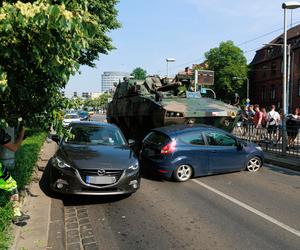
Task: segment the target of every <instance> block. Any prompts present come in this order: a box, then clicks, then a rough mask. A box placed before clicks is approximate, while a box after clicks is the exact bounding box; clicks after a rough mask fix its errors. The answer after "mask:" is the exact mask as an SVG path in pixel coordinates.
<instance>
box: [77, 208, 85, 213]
mask: <svg viewBox="0 0 300 250" xmlns="http://www.w3.org/2000/svg"><path fill="white" fill-rule="evenodd" d="M76 210H77V213H81V212H84V213H86V212H87V209H86V208H77V209H76Z"/></svg>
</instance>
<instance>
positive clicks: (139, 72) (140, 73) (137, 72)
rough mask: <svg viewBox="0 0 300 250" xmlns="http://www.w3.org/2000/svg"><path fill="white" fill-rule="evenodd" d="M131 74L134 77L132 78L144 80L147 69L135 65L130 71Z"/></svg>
mask: <svg viewBox="0 0 300 250" xmlns="http://www.w3.org/2000/svg"><path fill="white" fill-rule="evenodd" d="M131 75H132V76H133V77H134V79H137V80H145V79H146V76H147V71H146V70H144V69H142V68H140V67H137V68H135V69H134V70H133V71H132V73H131Z"/></svg>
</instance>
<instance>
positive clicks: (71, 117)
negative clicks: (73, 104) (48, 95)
mask: <svg viewBox="0 0 300 250" xmlns="http://www.w3.org/2000/svg"><path fill="white" fill-rule="evenodd" d="M78 118H79V116H78V115H65V119H78Z"/></svg>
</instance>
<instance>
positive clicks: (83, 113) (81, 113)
mask: <svg viewBox="0 0 300 250" xmlns="http://www.w3.org/2000/svg"><path fill="white" fill-rule="evenodd" d="M78 115H79V117H80V120H81V121H88V120H89V119H90V115H89V113H88V112H87V111H79V112H78Z"/></svg>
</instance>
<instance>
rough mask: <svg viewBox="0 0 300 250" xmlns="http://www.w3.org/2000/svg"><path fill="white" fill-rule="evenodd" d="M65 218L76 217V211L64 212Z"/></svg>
mask: <svg viewBox="0 0 300 250" xmlns="http://www.w3.org/2000/svg"><path fill="white" fill-rule="evenodd" d="M65 217H66V218H70V217H76V213H65Z"/></svg>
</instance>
